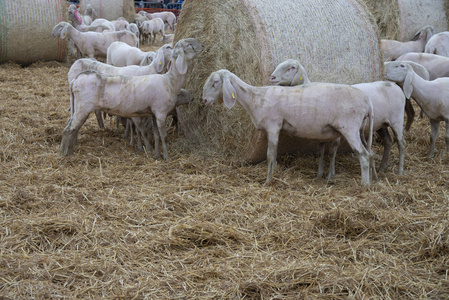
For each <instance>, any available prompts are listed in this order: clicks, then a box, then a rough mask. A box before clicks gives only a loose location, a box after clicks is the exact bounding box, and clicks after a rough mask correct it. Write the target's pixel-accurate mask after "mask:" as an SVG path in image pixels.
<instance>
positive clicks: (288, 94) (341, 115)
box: [203, 70, 373, 187]
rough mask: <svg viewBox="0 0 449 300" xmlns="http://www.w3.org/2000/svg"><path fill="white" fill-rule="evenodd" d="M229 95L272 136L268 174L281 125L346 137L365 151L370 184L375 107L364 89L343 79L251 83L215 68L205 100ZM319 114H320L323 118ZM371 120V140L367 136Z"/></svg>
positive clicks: (227, 101) (365, 178)
mask: <svg viewBox="0 0 449 300" xmlns="http://www.w3.org/2000/svg"><path fill="white" fill-rule="evenodd" d="M219 99H223V101H224V105H225V106H226V107H227V108H229V109H231V108H232V107H233V106H234V105H235V102H236V101H238V102H239V103H240V104H241V105H242V106H243V107H244V108H245V110H246V111H247V112H248V114H249V115H250V117H251V120H252V122H253V124H254V126H255V127H256V129H260V130H264V131H265V132H266V133H267V136H268V149H267V160H268V173H267V179H266V181H265V184H269V183H270V182H271V180H272V178H273V169H274V167H275V165H276V157H277V146H278V139H279V133H280V131H281V130H283V131H285V132H286V133H289V134H292V135H295V136H297V137H300V138H306V139H317V140H322V141H333V140H336V139H338V138H340V137H342V136H343V137H345V138H346V140H347V141H348V143H349V145H350V146H351V148H352V149H353V151H354V152H355V153H357V155H358V156H359V160H360V165H361V173H362V175H361V177H362V180H361V182H362V185H363V186H364V187H366V186H368V185H369V183H370V174H369V172H370V161H371V159H370V156H371V143H372V130H373V118H372V117H373V107H372V103H371V101H370V99H369V97H368V96H367V95H366V94H365V93H364V92H362V91H360V90H359V89H356V88H354V87H351V86H349V85H343V84H332V83H312V84H306V85H301V86H295V87H283V86H266V87H254V86H251V85H249V84H247V83H245V82H244V81H242V80H241V79H240V78H238V77H237V76H236V75H235V74H233V73H231V72H230V71H228V70H219V71H217V72H213V73H212V74H211V75H210V76H209V78H208V79H207V81H206V83H205V85H204V88H203V100H204V104H205V105H211V104H212V103H214V102H215V101H216V100H219ZM318 116H319V117H318ZM366 122H368V123H369V128H370V130H369V134H368V142H367V145H366V147H365V145H364V144H363V141H362V138H361V137H362V135H363V130H364V128H365V125H366Z"/></svg>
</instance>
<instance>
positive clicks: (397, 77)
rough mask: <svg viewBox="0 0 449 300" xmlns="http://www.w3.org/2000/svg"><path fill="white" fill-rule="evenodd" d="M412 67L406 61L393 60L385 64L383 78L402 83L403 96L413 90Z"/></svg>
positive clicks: (409, 94)
mask: <svg viewBox="0 0 449 300" xmlns="http://www.w3.org/2000/svg"><path fill="white" fill-rule="evenodd" d="M413 74H414V71H413V68H412V66H410V65H409V64H408V63H404V62H400V61H394V62H388V63H386V64H385V78H386V79H388V80H391V81H394V82H397V83H402V84H403V90H404V94H405V97H407V98H410V96H411V94H412V92H413Z"/></svg>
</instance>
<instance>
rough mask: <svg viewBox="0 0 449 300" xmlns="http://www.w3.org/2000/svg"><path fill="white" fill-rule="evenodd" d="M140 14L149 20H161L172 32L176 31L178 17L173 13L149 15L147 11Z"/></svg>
mask: <svg viewBox="0 0 449 300" xmlns="http://www.w3.org/2000/svg"><path fill="white" fill-rule="evenodd" d="M139 14H141V15H143V16H145V17H146V18H147V19H148V20H152V19H154V18H161V19H162V20H163V21H164V23H166V24H167V25H168V27H169V28H170V30H172V31H173V30H174V29H175V25H176V15H175V14H174V13H172V12H171V11H162V12H156V13H147V12H145V11H140V12H139Z"/></svg>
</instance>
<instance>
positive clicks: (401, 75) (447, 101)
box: [385, 61, 449, 157]
mask: <svg viewBox="0 0 449 300" xmlns="http://www.w3.org/2000/svg"><path fill="white" fill-rule="evenodd" d="M385 76H386V78H387V79H388V80H392V81H395V82H398V83H402V87H403V90H404V93H405V96H406V97H407V98H410V96H412V97H413V99H415V101H416V102H417V103H418V105H419V106H420V107H421V109H422V110H423V111H424V113H425V114H426V115H427V116H428V117H429V121H430V127H431V130H430V152H429V156H430V157H432V156H433V155H434V152H435V142H436V138H437V135H438V129H439V127H440V122H441V121H444V122H445V123H446V136H445V141H446V152H448V153H449V78H447V77H443V78H437V79H435V80H432V81H428V80H425V79H422V78H421V77H420V76H418V75H417V74H416V73H415V71H414V70H413V68H412V67H411V66H410V65H409V64H408V63H405V62H401V61H397V62H389V63H387V64H386V66H385Z"/></svg>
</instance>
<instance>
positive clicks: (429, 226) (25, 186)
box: [0, 62, 449, 299]
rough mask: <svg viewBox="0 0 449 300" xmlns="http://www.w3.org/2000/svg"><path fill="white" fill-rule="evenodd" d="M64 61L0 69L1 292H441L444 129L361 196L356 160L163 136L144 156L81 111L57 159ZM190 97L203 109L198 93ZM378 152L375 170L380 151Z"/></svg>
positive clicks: (7, 295) (444, 271)
mask: <svg viewBox="0 0 449 300" xmlns="http://www.w3.org/2000/svg"><path fill="white" fill-rule="evenodd" d="M69 67H70V63H57V62H40V63H35V64H33V65H31V66H29V67H27V68H22V67H20V66H19V65H16V64H4V65H0V145H1V147H0V217H1V218H0V224H1V227H0V253H1V255H0V298H2V299H44V298H50V299H58V298H83V299H87V298H89V299H99V298H106V299H167V298H171V299H172V298H175V299H304V298H307V299H317V298H319V299H348V298H349V299H366V298H369V299H445V298H449V279H448V275H449V274H448V272H449V207H448V206H449V189H448V182H449V155H448V154H447V153H446V152H445V144H444V126H442V129H443V130H442V131H443V132H440V135H439V137H438V141H437V152H436V156H435V157H433V158H428V157H427V152H428V150H429V132H430V128H429V125H428V121H427V120H426V119H420V118H419V117H418V118H417V119H416V121H415V123H414V124H413V126H412V129H411V131H410V132H407V133H406V141H407V147H406V159H405V174H404V175H403V176H398V175H396V174H395V171H396V170H397V163H398V155H397V148H396V145H395V146H394V149H393V153H392V159H391V162H390V168H389V170H388V171H387V172H386V173H384V174H380V178H379V181H378V182H376V183H374V184H372V186H371V188H370V189H368V190H366V191H363V190H362V189H361V188H360V184H359V182H360V167H359V164H358V159H357V158H356V157H355V156H353V155H352V154H350V153H349V154H340V155H338V156H337V176H336V177H335V178H334V179H332V180H330V181H326V180H324V179H317V178H315V176H316V170H317V159H316V157H314V156H311V155H309V156H308V155H301V156H285V157H281V158H280V159H279V164H278V167H277V169H276V171H275V180H274V183H273V184H272V185H271V186H264V185H263V183H264V180H265V176H266V169H267V167H266V163H262V164H259V165H246V166H235V165H232V164H230V163H229V162H228V160H227V159H225V158H223V157H221V156H220V155H218V154H214V153H212V152H211V151H208V150H207V149H204V148H203V147H202V145H195V144H194V143H192V142H191V141H189V140H187V139H186V138H185V137H184V136H183V135H182V134H181V135H180V136H178V135H177V134H176V132H175V131H174V130H173V129H172V130H170V132H169V138H168V147H169V153H170V156H171V160H169V161H163V160H157V161H156V160H154V159H153V158H152V155H151V153H145V152H140V151H138V150H137V149H136V147H133V146H130V145H129V141H127V140H125V139H124V138H123V132H124V131H123V128H122V127H121V128H119V129H117V128H116V127H115V123H114V120H113V119H112V118H108V119H107V120H106V128H105V129H100V128H99V127H98V125H97V123H96V120H95V116H94V115H91V116H90V117H89V119H88V121H87V122H86V124H85V125H84V126H83V127H82V128H81V131H80V135H79V141H78V145H77V146H76V148H75V154H74V155H73V156H71V157H61V156H60V155H59V144H60V142H61V132H62V130H63V128H64V127H65V125H66V122H67V118H68V116H69V112H68V111H67V108H68V107H69V93H68V83H67V72H68V69H69ZM194 101H199V99H195V100H194ZM374 151H375V153H376V161H377V162H379V160H380V155H381V153H382V147H381V146H380V145H379V143H378V141H377V142H376V143H375V146H374Z"/></svg>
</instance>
